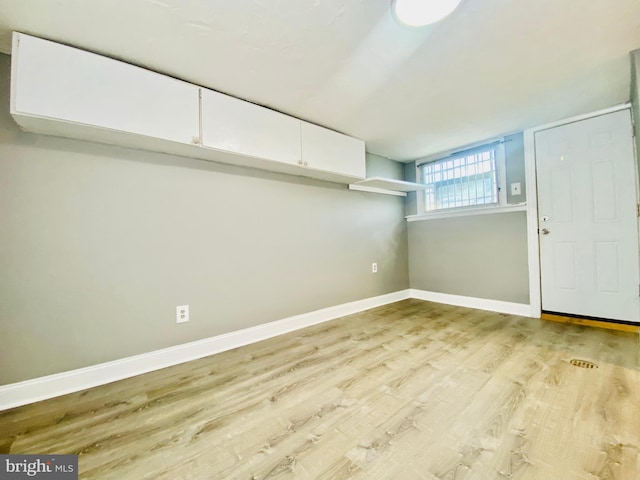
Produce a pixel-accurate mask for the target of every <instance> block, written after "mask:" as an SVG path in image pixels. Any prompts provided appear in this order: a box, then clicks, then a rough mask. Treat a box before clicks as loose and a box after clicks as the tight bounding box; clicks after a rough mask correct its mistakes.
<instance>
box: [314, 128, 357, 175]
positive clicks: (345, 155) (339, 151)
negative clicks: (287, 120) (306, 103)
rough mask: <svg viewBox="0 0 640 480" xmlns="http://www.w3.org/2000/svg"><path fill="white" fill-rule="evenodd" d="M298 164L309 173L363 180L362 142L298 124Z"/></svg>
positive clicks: (322, 129)
mask: <svg viewBox="0 0 640 480" xmlns="http://www.w3.org/2000/svg"><path fill="white" fill-rule="evenodd" d="M302 160H303V161H304V162H306V164H307V165H308V166H309V167H310V168H313V169H317V170H324V171H327V172H335V173H340V174H344V175H349V176H352V177H355V178H364V177H365V176H366V169H365V150H364V142H363V141H362V140H358V139H357V138H353V137H348V136H347V135H342V134H341V133H337V132H334V131H333V130H329V129H326V128H322V127H319V126H317V125H313V124H311V123H307V122H302Z"/></svg>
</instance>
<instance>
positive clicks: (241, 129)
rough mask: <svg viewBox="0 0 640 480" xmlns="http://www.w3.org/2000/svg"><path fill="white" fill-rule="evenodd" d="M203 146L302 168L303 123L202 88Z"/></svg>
mask: <svg viewBox="0 0 640 480" xmlns="http://www.w3.org/2000/svg"><path fill="white" fill-rule="evenodd" d="M202 145H203V146H204V147H208V148H215V149H217V150H223V151H227V152H234V153H238V154H242V155H250V156H252V157H257V158H263V159H266V160H274V161H278V162H284V163H290V164H300V120H298V119H297V118H294V117H289V116H288V115H284V114H282V113H279V112H275V111H273V110H269V109H268V108H265V107H261V106H259V105H254V104H253V103H250V102H245V101H243V100H240V99H238V98H234V97H230V96H229V95H224V94H222V93H218V92H214V91H212V90H207V89H204V88H203V89H202Z"/></svg>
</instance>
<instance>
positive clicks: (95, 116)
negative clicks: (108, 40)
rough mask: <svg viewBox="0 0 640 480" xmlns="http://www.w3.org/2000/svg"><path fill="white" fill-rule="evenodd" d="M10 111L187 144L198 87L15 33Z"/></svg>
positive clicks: (193, 131) (195, 123)
mask: <svg viewBox="0 0 640 480" xmlns="http://www.w3.org/2000/svg"><path fill="white" fill-rule="evenodd" d="M13 54H14V58H13V61H12V63H13V67H12V68H13V71H12V105H11V107H12V113H15V114H21V115H31V116H35V117H46V118H51V119H58V120H64V121H67V122H72V123H78V124H84V125H90V126H96V127H100V128H104V129H110V130H117V131H122V132H129V133H134V134H137V135H145V136H148V137H155V138H161V139H165V140H170V141H173V142H181V143H192V142H194V139H195V140H196V141H197V140H198V138H199V99H198V95H199V88H198V87H197V86H195V85H190V84H188V83H186V82H182V81H179V80H176V79H174V78H171V77H166V76H164V75H160V74H158V73H155V72H151V71H148V70H144V69H142V68H139V67H135V66H133V65H129V64H127V63H124V62H119V61H117V60H113V59H110V58H107V57H103V56H100V55H96V54H93V53H89V52H85V51H83V50H78V49H76V48H71V47H68V46H65V45H60V44H57V43H54V42H50V41H47V40H42V39H40V38H36V37H31V36H29V35H24V34H14V52H13Z"/></svg>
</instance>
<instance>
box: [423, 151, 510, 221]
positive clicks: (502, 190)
mask: <svg viewBox="0 0 640 480" xmlns="http://www.w3.org/2000/svg"><path fill="white" fill-rule="evenodd" d="M504 143H505V141H504V138H499V139H494V140H493V141H489V142H486V141H485V142H482V143H480V144H477V145H475V146H472V147H470V148H465V149H462V150H459V149H456V150H454V151H451V152H445V153H441V154H436V155H431V156H429V157H425V158H423V159H421V160H419V161H417V162H416V178H417V179H419V183H423V178H424V173H423V169H422V167H423V166H424V165H425V164H427V163H433V162H438V161H443V160H452V159H455V158H460V157H464V156H467V155H470V154H473V153H480V152H482V151H484V150H488V149H490V148H494V149H495V165H496V182H497V189H498V198H497V203H491V204H484V205H466V206H461V207H448V208H440V209H437V210H426V198H425V196H426V191H419V192H417V195H416V196H417V199H416V200H417V206H418V209H417V215H419V216H443V215H448V214H451V215H455V214H456V213H459V212H468V213H469V214H471V213H472V212H475V211H478V212H479V213H480V212H481V211H486V210H492V209H496V208H504V207H506V206H507V189H506V184H507V173H506V155H505V147H504ZM485 213H486V212H485Z"/></svg>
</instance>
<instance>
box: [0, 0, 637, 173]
mask: <svg viewBox="0 0 640 480" xmlns="http://www.w3.org/2000/svg"><path fill="white" fill-rule="evenodd" d="M389 3H390V1H389V0H233V1H230V0H91V1H87V0H0V51H3V52H5V53H9V52H10V49H11V31H12V30H17V31H21V32H24V33H30V34H33V35H37V36H41V37H43V38H48V39H51V40H55V41H59V42H62V43H66V44H70V45H74V46H77V47H80V48H84V49H87V50H91V51H95V52H98V53H102V54H105V55H108V56H111V57H116V58H121V59H124V60H126V61H128V62H130V63H134V64H138V65H141V66H145V67H147V68H150V69H152V70H156V71H159V72H163V73H166V74H169V75H173V76H175V77H179V78H182V79H184V80H187V81H189V82H192V83H196V84H199V85H203V86H206V87H209V88H212V89H215V90H219V91H221V92H225V93H228V94H231V95H234V96H236V97H240V98H243V99H247V100H250V101H252V102H255V103H258V104H262V105H266V106H268V107H271V108H274V109H276V110H279V111H282V112H284V113H287V114H290V115H293V116H296V117H299V118H302V119H305V120H308V121H311V122H314V123H317V124H320V125H324V126H327V127H329V128H332V129H334V130H338V131H341V132H344V133H347V134H349V135H352V136H355V137H358V138H361V139H363V140H365V141H366V144H367V150H368V151H369V152H372V153H377V154H380V155H383V156H385V157H389V158H392V159H396V160H403V161H406V160H412V159H416V158H420V157H424V156H427V155H431V154H434V153H438V152H442V151H446V150H450V149H452V148H459V147H462V146H465V145H468V144H471V143H475V142H478V141H482V140H483V139H488V138H491V137H495V136H498V135H502V134H505V133H511V132H514V131H518V130H521V129H524V128H527V127H531V126H535V125H540V124H543V123H547V122H551V121H555V120H559V119H561V118H565V117H568V116H572V115H577V114H582V113H587V112H590V111H593V110H597V109H600V108H605V107H608V106H612V105H615V104H619V103H623V102H626V101H628V100H629V88H630V67H629V63H630V62H629V57H628V53H629V51H630V50H634V49H636V48H640V1H638V0H535V1H523V0H462V4H461V5H460V7H459V8H458V9H457V10H456V11H455V12H454V13H453V14H452V15H451V16H449V17H448V18H445V19H444V20H443V21H441V22H439V23H437V24H435V25H433V26H430V27H424V28H407V27H403V26H401V25H399V24H397V23H396V22H395V20H394V19H393V17H392V16H391V14H390V11H389Z"/></svg>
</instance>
